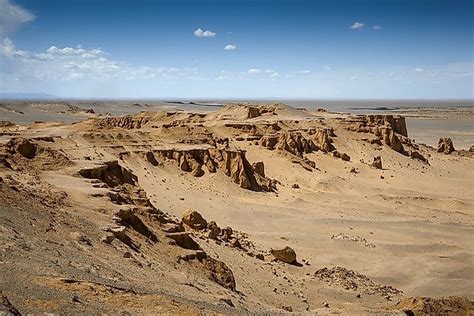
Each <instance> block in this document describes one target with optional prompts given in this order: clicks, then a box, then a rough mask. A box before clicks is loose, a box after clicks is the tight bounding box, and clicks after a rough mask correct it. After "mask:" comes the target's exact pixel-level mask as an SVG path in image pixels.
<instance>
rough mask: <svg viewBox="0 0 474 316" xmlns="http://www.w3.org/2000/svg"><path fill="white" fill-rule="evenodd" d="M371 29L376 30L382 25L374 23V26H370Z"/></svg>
mask: <svg viewBox="0 0 474 316" xmlns="http://www.w3.org/2000/svg"><path fill="white" fill-rule="evenodd" d="M372 29H373V30H375V31H378V30H381V29H382V27H381V26H380V25H374V26H373V27H372Z"/></svg>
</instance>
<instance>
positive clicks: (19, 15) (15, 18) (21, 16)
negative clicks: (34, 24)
mask: <svg viewBox="0 0 474 316" xmlns="http://www.w3.org/2000/svg"><path fill="white" fill-rule="evenodd" d="M34 19H35V16H34V15H33V13H31V12H29V11H28V10H26V9H24V8H22V7H20V6H19V5H16V4H14V3H12V2H11V1H10V0H0V37H6V36H8V35H10V34H12V33H13V32H15V31H16V30H17V29H18V28H19V27H20V26H21V25H22V24H24V23H27V22H30V21H33V20H34Z"/></svg>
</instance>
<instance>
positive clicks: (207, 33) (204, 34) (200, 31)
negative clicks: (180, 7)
mask: <svg viewBox="0 0 474 316" xmlns="http://www.w3.org/2000/svg"><path fill="white" fill-rule="evenodd" d="M194 35H195V36H197V37H215V36H216V33H214V32H211V31H209V30H207V31H205V30H203V29H201V28H198V29H196V30H195V31H194Z"/></svg>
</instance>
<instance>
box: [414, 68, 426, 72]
mask: <svg viewBox="0 0 474 316" xmlns="http://www.w3.org/2000/svg"><path fill="white" fill-rule="evenodd" d="M413 71H415V72H423V71H424V69H423V68H419V67H418V68H415V69H413Z"/></svg>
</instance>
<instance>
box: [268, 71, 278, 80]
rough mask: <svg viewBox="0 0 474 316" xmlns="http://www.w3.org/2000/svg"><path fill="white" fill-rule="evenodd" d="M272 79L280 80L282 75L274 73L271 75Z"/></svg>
mask: <svg viewBox="0 0 474 316" xmlns="http://www.w3.org/2000/svg"><path fill="white" fill-rule="evenodd" d="M270 77H271V78H278V77H280V74H279V73H278V72H276V71H275V72H273V73H272V74H271V75H270Z"/></svg>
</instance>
